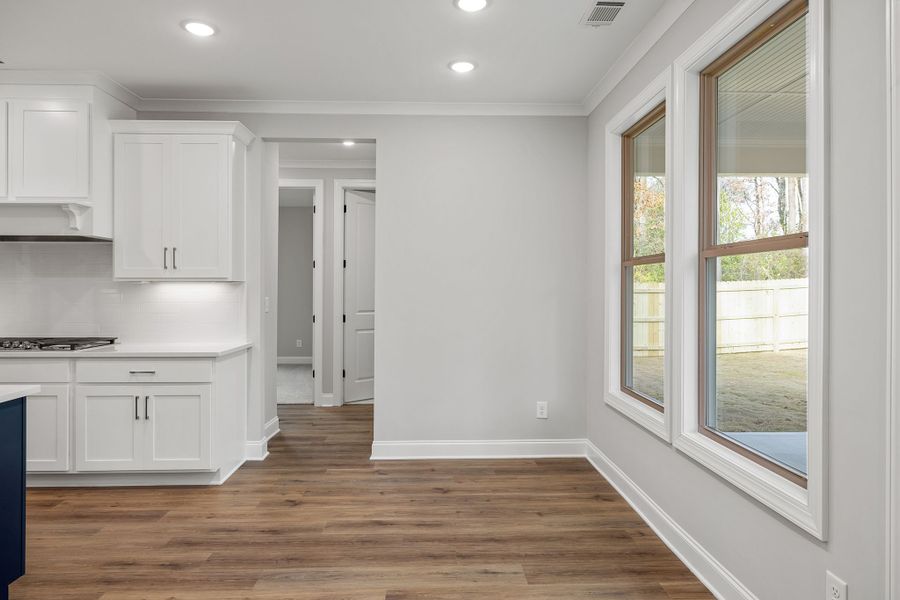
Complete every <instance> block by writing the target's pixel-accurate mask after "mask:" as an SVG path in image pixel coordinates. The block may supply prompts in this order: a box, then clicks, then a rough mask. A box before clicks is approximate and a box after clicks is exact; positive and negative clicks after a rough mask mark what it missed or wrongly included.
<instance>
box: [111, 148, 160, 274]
mask: <svg viewBox="0 0 900 600" xmlns="http://www.w3.org/2000/svg"><path fill="white" fill-rule="evenodd" d="M171 147H172V144H171V136H166V135H144V134H122V133H119V134H116V136H115V158H114V160H115V177H114V192H113V194H114V198H115V231H114V236H113V237H114V241H113V244H114V246H115V276H116V277H119V278H147V279H157V278H161V277H166V276H167V274H168V273H169V268H170V267H171V266H172V265H171V261H172V256H171V252H172V248H171V247H170V246H171V245H170V244H169V243H168V241H167V238H166V226H167V225H166V221H167V219H168V215H167V212H166V204H167V198H168V196H169V189H170V187H171V181H170V178H171Z"/></svg>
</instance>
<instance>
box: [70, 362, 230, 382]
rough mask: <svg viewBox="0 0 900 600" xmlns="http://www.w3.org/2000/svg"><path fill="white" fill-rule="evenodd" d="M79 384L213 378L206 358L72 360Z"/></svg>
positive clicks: (186, 380) (191, 380)
mask: <svg viewBox="0 0 900 600" xmlns="http://www.w3.org/2000/svg"><path fill="white" fill-rule="evenodd" d="M75 381H77V382H79V383H157V382H159V383H203V382H208V381H212V361H209V360H206V359H112V360H94V359H91V360H80V361H77V362H76V363H75Z"/></svg>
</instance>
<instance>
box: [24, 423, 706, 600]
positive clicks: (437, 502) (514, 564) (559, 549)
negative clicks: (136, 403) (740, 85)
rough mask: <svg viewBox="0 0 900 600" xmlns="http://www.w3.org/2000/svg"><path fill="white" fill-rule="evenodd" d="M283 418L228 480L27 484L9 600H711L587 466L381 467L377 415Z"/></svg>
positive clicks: (560, 462) (568, 462) (563, 462)
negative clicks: (194, 484)
mask: <svg viewBox="0 0 900 600" xmlns="http://www.w3.org/2000/svg"><path fill="white" fill-rule="evenodd" d="M279 412H280V416H281V428H282V433H281V434H280V435H279V436H278V437H276V438H275V439H274V440H272V442H271V443H270V451H271V456H270V457H269V459H268V460H266V461H265V462H262V463H248V464H247V465H245V466H244V467H242V468H241V469H240V470H239V471H238V472H237V473H236V474H235V475H234V476H233V477H232V478H231V480H229V481H228V482H227V483H226V484H225V485H223V486H221V487H209V488H127V489H126V488H113V489H108V488H107V489H97V488H91V489H62V490H47V489H36V490H31V491H29V492H28V510H29V515H28V516H29V521H28V527H29V529H28V574H27V575H26V576H25V577H24V578H22V579H21V580H20V581H19V582H17V583H16V584H14V585H13V586H12V588H11V592H12V595H11V598H13V599H14V600H26V599H37V598H40V599H53V600H66V599H75V598H77V599H94V600H97V599H102V600H138V599H146V600H168V599H187V598H190V599H197V600H239V599H244V598H248V599H249V598H253V599H262V600H312V599H318V600H426V599H427V600H474V599H481V598H488V599H497V600H514V599H515V600H522V599H524V600H538V599H540V600H572V599H581V598H592V599H607V598H610V599H611V598H616V599H619V600H622V599H635V600H637V599H640V600H664V599H665V600H698V599H708V598H712V596H711V595H710V594H709V592H707V591H706V590H705V588H704V587H703V586H702V585H701V584H700V583H699V582H698V581H697V579H696V578H695V577H694V576H693V575H692V574H691V573H690V572H689V571H688V570H687V568H686V567H685V566H684V565H683V564H682V563H681V562H680V561H679V560H678V559H677V558H676V557H675V556H674V555H673V554H672V553H671V552H670V551H669V550H668V549H667V548H666V547H665V546H664V545H663V543H662V542H661V541H660V540H659V539H658V538H657V537H656V536H655V535H654V534H653V532H652V531H651V530H650V529H649V528H648V527H647V526H646V525H645V524H644V523H643V522H642V521H641V519H640V518H639V517H638V516H637V514H635V513H634V511H632V510H631V508H630V507H629V506H628V505H627V504H626V503H625V501H624V500H622V498H620V497H619V496H618V495H617V494H616V492H615V491H614V490H613V489H612V488H611V487H610V485H609V484H607V483H606V481H604V480H603V478H602V477H600V476H599V475H598V474H597V473H596V471H594V469H593V468H592V467H591V466H590V464H588V462H587V461H585V460H583V459H552V460H503V461H499V460H498V461H408V462H377V463H373V462H370V461H369V460H368V457H369V452H370V450H371V441H372V407H371V406H347V407H343V408H339V409H321V408H320V409H316V408H313V407H309V406H289V407H281V408H280V411H279Z"/></svg>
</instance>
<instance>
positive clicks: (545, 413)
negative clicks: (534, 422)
mask: <svg viewBox="0 0 900 600" xmlns="http://www.w3.org/2000/svg"><path fill="white" fill-rule="evenodd" d="M535 416H536V417H537V418H538V419H547V418H549V417H550V411H549V408H548V406H547V403H546V402H538V403H537V414H536V415H535Z"/></svg>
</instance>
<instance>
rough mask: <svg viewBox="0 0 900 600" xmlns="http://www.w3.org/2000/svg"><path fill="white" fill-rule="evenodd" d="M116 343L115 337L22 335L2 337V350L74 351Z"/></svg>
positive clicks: (0, 342)
mask: <svg viewBox="0 0 900 600" xmlns="http://www.w3.org/2000/svg"><path fill="white" fill-rule="evenodd" d="M114 343H116V338H114V337H65V338H63V337H55V338H51V337H21V338H0V352H3V351H7V352H8V351H13V350H15V351H19V352H21V351H23V350H34V351H40V350H47V351H50V350H55V351H74V350H86V349H88V348H97V347H99V346H109V345H111V344H114Z"/></svg>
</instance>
